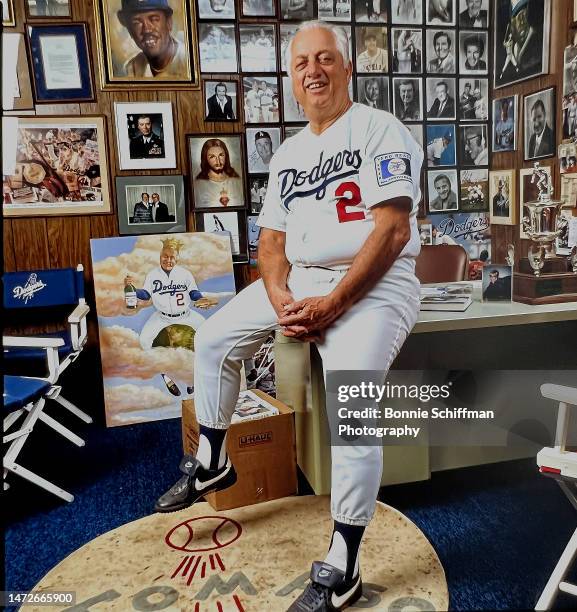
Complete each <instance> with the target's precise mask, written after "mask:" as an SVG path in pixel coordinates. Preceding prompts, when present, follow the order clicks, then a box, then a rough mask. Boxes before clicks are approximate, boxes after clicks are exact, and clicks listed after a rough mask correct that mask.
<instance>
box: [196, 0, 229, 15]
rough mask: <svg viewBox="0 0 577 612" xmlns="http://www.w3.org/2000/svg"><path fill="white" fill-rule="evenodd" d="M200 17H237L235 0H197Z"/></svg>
mask: <svg viewBox="0 0 577 612" xmlns="http://www.w3.org/2000/svg"><path fill="white" fill-rule="evenodd" d="M196 1H197V3H198V17H199V18H200V19H235V18H236V11H235V7H234V2H235V0H196Z"/></svg>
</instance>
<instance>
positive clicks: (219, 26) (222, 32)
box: [198, 23, 238, 74]
mask: <svg viewBox="0 0 577 612" xmlns="http://www.w3.org/2000/svg"><path fill="white" fill-rule="evenodd" d="M198 40H199V43H198V48H199V53H200V71H201V72H217V73H218V72H233V73H235V74H236V73H237V72H238V64H237V52H236V34H235V28H234V24H231V23H199V24H198Z"/></svg>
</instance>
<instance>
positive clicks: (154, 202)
mask: <svg viewBox="0 0 577 612" xmlns="http://www.w3.org/2000/svg"><path fill="white" fill-rule="evenodd" d="M159 200H160V197H159V196H158V194H157V193H153V194H152V203H153V204H156V203H157V202H158V201H159Z"/></svg>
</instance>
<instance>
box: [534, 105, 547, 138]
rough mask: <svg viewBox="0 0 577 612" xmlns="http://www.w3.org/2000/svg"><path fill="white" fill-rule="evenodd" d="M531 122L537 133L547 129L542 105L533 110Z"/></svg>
mask: <svg viewBox="0 0 577 612" xmlns="http://www.w3.org/2000/svg"><path fill="white" fill-rule="evenodd" d="M531 122H532V123H533V131H534V132H535V134H540V133H541V132H542V131H543V130H544V129H545V113H544V112H543V109H542V108H541V107H540V106H538V107H537V108H534V109H533V111H532V112H531Z"/></svg>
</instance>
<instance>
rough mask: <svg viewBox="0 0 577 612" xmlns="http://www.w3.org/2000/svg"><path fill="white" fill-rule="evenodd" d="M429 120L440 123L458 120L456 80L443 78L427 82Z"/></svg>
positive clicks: (431, 79)
mask: <svg viewBox="0 0 577 612" xmlns="http://www.w3.org/2000/svg"><path fill="white" fill-rule="evenodd" d="M426 85H427V119H435V120H438V121H443V120H450V119H453V120H454V119H456V118H457V114H456V113H457V111H456V108H455V88H456V85H455V79H451V78H447V77H442V78H440V77H439V78H430V79H427V80H426Z"/></svg>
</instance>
